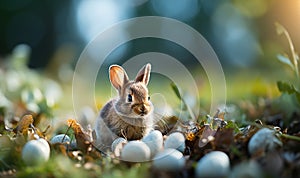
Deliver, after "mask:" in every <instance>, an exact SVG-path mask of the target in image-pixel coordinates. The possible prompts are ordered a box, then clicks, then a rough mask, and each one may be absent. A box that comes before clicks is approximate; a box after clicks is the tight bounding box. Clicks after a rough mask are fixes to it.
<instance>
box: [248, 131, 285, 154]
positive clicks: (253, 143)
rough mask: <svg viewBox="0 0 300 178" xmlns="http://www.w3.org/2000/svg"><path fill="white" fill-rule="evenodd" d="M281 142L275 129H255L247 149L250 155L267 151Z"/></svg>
mask: <svg viewBox="0 0 300 178" xmlns="http://www.w3.org/2000/svg"><path fill="white" fill-rule="evenodd" d="M281 145H282V142H281V141H280V140H279V139H278V138H277V137H276V135H275V130H271V129H268V128H263V129H260V130H259V131H257V132H256V133H255V134H254V135H253V136H252V137H251V139H250V141H249V143H248V151H249V153H250V154H251V155H254V154H255V153H257V152H261V151H263V152H267V151H271V150H274V149H275V148H276V147H278V146H281Z"/></svg>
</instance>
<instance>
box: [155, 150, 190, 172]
mask: <svg viewBox="0 0 300 178" xmlns="http://www.w3.org/2000/svg"><path fill="white" fill-rule="evenodd" d="M184 165H185V159H184V157H183V154H182V153H181V152H180V151H178V150H176V149H173V148H167V149H165V150H163V151H162V152H159V153H158V154H156V155H155V157H154V158H153V167H154V168H155V169H157V170H162V171H173V172H178V171H181V170H182V169H183V167H184Z"/></svg>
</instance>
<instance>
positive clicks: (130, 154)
mask: <svg viewBox="0 0 300 178" xmlns="http://www.w3.org/2000/svg"><path fill="white" fill-rule="evenodd" d="M121 159H122V160H123V161H128V162H145V161H149V159H150V148H149V147H148V146H147V145H146V143H144V142H142V141H137V140H135V141H130V142H128V143H127V144H126V145H125V146H124V148H123V150H122V151H121Z"/></svg>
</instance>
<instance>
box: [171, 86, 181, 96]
mask: <svg viewBox="0 0 300 178" xmlns="http://www.w3.org/2000/svg"><path fill="white" fill-rule="evenodd" d="M171 87H172V89H173V91H174V92H175V94H176V96H177V97H178V99H180V100H182V97H181V94H180V92H179V89H178V87H177V85H176V84H175V83H174V82H172V83H171Z"/></svg>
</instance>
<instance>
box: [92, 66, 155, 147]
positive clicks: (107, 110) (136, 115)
mask: <svg viewBox="0 0 300 178" xmlns="http://www.w3.org/2000/svg"><path fill="white" fill-rule="evenodd" d="M150 71H151V65H150V64H149V63H148V64H146V65H145V66H143V67H142V68H141V69H140V71H139V72H138V74H137V76H136V78H135V80H134V81H130V80H129V78H128V76H127V74H126V71H125V70H124V69H123V68H122V67H121V66H119V65H111V66H110V68H109V78H110V82H111V84H112V86H113V87H114V88H115V89H116V90H117V91H118V97H116V98H114V99H112V100H110V101H109V102H108V103H106V104H105V105H104V106H103V108H102V109H101V111H100V114H99V116H98V118H97V120H96V125H95V130H94V131H95V137H96V138H95V143H96V144H95V145H96V146H97V147H98V148H101V149H106V148H110V147H111V144H112V142H113V140H114V139H116V138H118V137H124V138H125V139H127V140H137V139H141V138H142V137H143V136H145V135H146V134H148V133H149V131H151V130H152V128H153V105H152V103H151V101H150V96H149V93H148V88H147V85H148V82H149V79H150Z"/></svg>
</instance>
